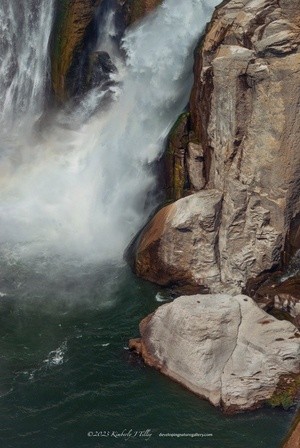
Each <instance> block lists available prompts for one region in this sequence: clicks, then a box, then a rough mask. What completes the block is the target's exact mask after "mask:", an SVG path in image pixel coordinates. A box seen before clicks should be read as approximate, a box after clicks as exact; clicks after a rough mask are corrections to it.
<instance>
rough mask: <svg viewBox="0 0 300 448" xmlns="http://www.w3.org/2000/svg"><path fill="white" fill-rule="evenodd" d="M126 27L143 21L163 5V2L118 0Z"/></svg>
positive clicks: (157, 0) (155, 0)
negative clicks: (147, 15)
mask: <svg viewBox="0 0 300 448" xmlns="http://www.w3.org/2000/svg"><path fill="white" fill-rule="evenodd" d="M118 2H119V4H120V7H121V11H122V15H123V16H124V17H125V22H126V26H128V25H132V24H133V23H134V22H136V21H138V20H140V19H142V18H143V17H144V16H145V15H146V14H148V13H150V12H151V11H153V10H154V9H155V8H156V7H157V6H159V5H160V4H161V3H162V0H118Z"/></svg>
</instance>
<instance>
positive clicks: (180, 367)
mask: <svg viewBox="0 0 300 448" xmlns="http://www.w3.org/2000/svg"><path fill="white" fill-rule="evenodd" d="M140 332H141V339H134V340H131V341H130V347H131V348H132V349H135V350H136V351H138V353H140V354H141V355H142V356H143V358H144V360H145V362H146V363H147V364H149V365H151V366H153V367H155V368H157V369H158V370H160V371H161V372H162V373H164V374H165V375H167V376H169V377H170V378H172V379H174V380H176V381H178V382H179V383H181V384H182V385H184V386H185V387H187V388H188V389H190V390H191V391H193V392H195V393H196V394H198V395H199V396H201V397H204V398H206V399H208V400H209V401H210V402H211V403H212V404H213V405H215V406H220V407H221V408H222V409H223V410H224V411H226V412H229V413H231V412H237V411H240V410H246V409H253V408H257V407H259V406H261V405H262V404H263V403H265V402H266V401H268V400H270V402H271V403H272V399H274V397H276V396H277V398H278V396H279V391H280V393H283V392H284V394H286V393H287V391H290V393H291V395H295V394H296V393H297V386H298V384H299V383H298V382H299V379H300V339H299V338H300V333H299V331H298V330H297V329H296V328H295V327H294V326H293V325H292V324H291V323H289V322H286V321H278V320H276V319H275V318H273V317H272V316H269V315H268V314H266V313H265V312H264V311H262V310H261V309H260V308H259V307H258V306H257V305H256V304H255V303H254V301H253V300H252V299H250V298H249V297H247V296H243V295H239V296H235V297H232V296H230V295H226V294H219V295H195V296H185V297H184V296H183V297H180V298H178V299H176V300H175V301H174V302H172V303H168V304H166V305H163V306H161V307H159V308H158V309H157V310H156V312H155V313H153V314H152V315H150V316H148V317H147V318H146V319H144V321H142V322H141V325H140ZM292 386H293V387H292ZM290 398H291V400H292V399H293V397H290ZM277 401H278V404H280V400H277ZM276 404H277V402H276Z"/></svg>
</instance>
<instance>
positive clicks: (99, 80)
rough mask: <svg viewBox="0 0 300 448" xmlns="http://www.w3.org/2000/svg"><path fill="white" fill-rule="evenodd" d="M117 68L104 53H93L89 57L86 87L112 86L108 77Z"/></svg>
mask: <svg viewBox="0 0 300 448" xmlns="http://www.w3.org/2000/svg"><path fill="white" fill-rule="evenodd" d="M116 72H117V68H116V66H115V65H114V64H113V63H112V60H111V58H110V56H109V54H108V53H107V52H106V51H95V52H94V53H92V54H91V55H90V66H89V70H88V74H87V87H88V89H92V88H94V87H99V86H103V87H107V86H108V84H112V81H111V79H110V76H111V74H112V73H116Z"/></svg>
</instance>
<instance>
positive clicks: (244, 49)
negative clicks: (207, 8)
mask: <svg viewBox="0 0 300 448" xmlns="http://www.w3.org/2000/svg"><path fill="white" fill-rule="evenodd" d="M299 11H300V0H284V1H280V2H278V1H277V0H255V1H253V0H231V1H229V2H226V3H225V4H224V3H222V6H221V7H219V8H217V10H216V12H215V14H214V16H213V20H212V22H211V24H210V25H209V27H208V29H207V32H206V35H205V38H204V40H203V41H202V42H201V44H200V45H199V47H198V48H197V50H196V53H195V69H194V73H195V82H194V87H193V91H192V95H191V99H190V105H189V109H190V110H189V113H190V115H189V120H188V125H189V129H188V130H187V132H188V134H189V141H188V142H187V144H186V146H185V148H183V149H182V148H181V154H182V152H183V153H184V155H183V156H182V160H181V162H180V164H181V166H182V167H185V169H186V170H187V174H186V176H185V177H186V178H188V179H190V180H191V182H190V188H191V192H197V191H204V190H205V191H210V190H212V191H215V190H217V191H219V192H220V194H221V195H222V206H221V209H219V208H218V209H217V210H216V213H217V214H218V217H216V218H215V221H217V222H218V228H217V229H215V230H214V232H215V235H217V238H216V240H217V243H216V244H217V247H216V252H217V253H218V257H217V260H216V259H215V258H214V257H211V259H210V261H209V259H207V260H203V246H202V245H201V241H200V240H198V241H197V243H195V244H197V248H195V249H194V257H193V263H192V264H191V265H190V267H189V270H190V271H192V270H194V266H197V269H199V272H203V267H204V266H203V264H202V263H203V262H205V270H206V271H207V272H209V271H210V270H209V268H208V263H209V262H211V269H213V270H217V271H218V275H219V277H220V279H221V283H220V284H219V291H223V290H224V288H228V289H227V290H228V291H229V290H230V291H235V292H240V291H241V290H242V288H243V287H244V286H245V285H246V282H247V280H248V279H250V278H254V277H256V276H258V275H259V274H261V273H263V272H267V271H272V270H275V269H277V268H278V267H280V266H281V265H282V262H283V253H284V250H285V248H286V247H287V245H288V238H289V235H290V229H291V228H293V229H294V234H297V229H295V222H297V223H298V222H299V212H300V194H299V192H300V114H299V113H298V109H299V103H300V90H299V85H300V50H299V42H300V12H299ZM197 173H198V174H197ZM183 178H184V176H183V175H182V174H181V179H183ZM203 189H204V190H203ZM182 190H183V189H182V188H181V191H182ZM182 194H184V191H183V193H182ZM186 204H188V201H187V202H186ZM174 207H176V206H174ZM169 223H170V224H171V221H169ZM195 228H196V227H195ZM148 230H149V228H148V229H146V230H145V232H146V233H147V231H148ZM160 230H161V232H163V234H161V235H160V236H159V238H158V239H159V240H160V241H164V240H165V235H166V234H167V233H168V231H169V230H168V228H167V225H166V226H161V228H160ZM192 232H193V231H192ZM206 232H207V236H206V238H209V237H210V236H211V235H210V232H211V229H209V230H207V231H206ZM204 233H205V230H204ZM144 238H145V239H147V235H144ZM206 238H205V237H204V235H203V239H204V240H205V239H206ZM190 239H191V240H192V239H193V233H191V235H190ZM142 241H143V238H142ZM195 241H196V238H195ZM293 244H294V246H295V245H296V246H297V244H298V245H299V244H300V239H299V238H298V239H297V238H294V241H293ZM294 246H293V251H295V250H297V247H296V246H295V247H294ZM178 250H184V251H187V252H188V251H189V247H186V248H184V247H183V246H182V247H181V248H179V247H178V246H177V245H176V244H173V243H172V242H171V241H170V244H169V245H166V244H165V245H164V246H162V245H161V244H157V246H156V251H155V250H154V251H153V253H152V256H153V257H154V258H155V259H156V260H157V261H158V263H160V262H161V260H163V261H164V264H166V265H168V264H170V265H171V264H172V263H169V262H168V260H171V259H174V257H177V261H178V264H177V268H178V270H179V271H180V270H181V269H182V268H183V265H182V263H184V266H185V265H186V264H185V256H183V257H182V262H181V260H180V258H179V257H178V255H177V251H178ZM205 250H206V249H205ZM138 257H139V249H138V252H137V260H138ZM138 273H141V270H139V271H138ZM146 274H147V275H144V276H145V277H146V278H148V279H151V278H153V276H152V275H151V272H150V271H147V273H146ZM199 275H200V274H199ZM172 276H174V282H176V277H177V274H176V272H175V270H174V269H173V270H172V273H171V272H170V277H172ZM191 276H192V275H186V278H187V279H188V278H189V277H191ZM203 281H204V282H205V278H204V279H203ZM208 283H210V282H209V279H208V281H207V284H208Z"/></svg>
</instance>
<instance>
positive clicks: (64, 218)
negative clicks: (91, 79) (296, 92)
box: [0, 0, 219, 260]
mask: <svg viewBox="0 0 300 448" xmlns="http://www.w3.org/2000/svg"><path fill="white" fill-rule="evenodd" d="M217 3H219V1H218V0H186V1H184V2H178V1H176V0H166V1H165V2H164V4H163V5H162V6H161V7H160V8H158V10H157V12H156V13H154V14H152V15H151V16H149V17H148V18H147V20H145V21H144V22H142V23H141V24H140V25H139V26H137V27H136V28H134V29H132V30H130V31H129V32H128V33H127V34H126V35H125V37H124V39H123V42H122V46H123V49H124V50H125V52H126V55H127V56H126V61H125V63H124V62H123V61H122V60H121V56H120V55H118V53H117V52H115V54H113V55H112V57H113V60H114V62H115V65H116V66H117V67H118V68H119V72H118V74H114V75H113V76H114V77H115V79H114V80H115V81H116V85H115V87H109V89H110V90H111V91H112V92H111V94H112V97H113V101H112V103H111V105H110V106H109V108H108V109H106V110H105V112H103V111H102V112H101V107H100V110H99V101H100V102H101V98H102V96H103V95H104V93H105V92H99V89H94V90H93V91H92V92H89V93H88V95H87V97H86V98H83V100H82V104H81V105H79V106H78V107H77V108H76V109H75V110H73V111H72V112H71V114H70V115H69V116H65V117H63V118H62V117H61V115H62V114H60V120H56V121H55V120H54V121H53V120H52V122H50V121H49V123H48V126H47V117H46V118H45V117H44V119H43V122H44V123H45V122H46V129H45V125H44V130H43V132H41V131H38V130H37V129H38V127H37V126H36V121H37V119H38V118H39V116H40V114H41V112H42V105H43V98H44V97H45V89H46V88H47V84H46V81H47V77H48V72H49V51H48V46H49V36H50V32H51V24H52V20H51V17H52V15H53V11H52V10H53V5H54V2H53V1H48V0H39V1H34V0H26V1H25V2H23V3H22V8H21V9H20V8H19V7H18V5H19V2H18V1H17V0H14V1H13V2H11V1H10V2H8V0H7V2H4V3H1V6H0V14H1V17H2V16H3V17H6V19H5V21H3V22H2V30H1V34H2V35H4V36H5V42H4V44H3V49H2V53H3V54H1V55H0V57H1V58H2V69H1V74H0V76H1V78H0V86H1V92H0V98H1V101H2V103H3V104H5V107H4V108H2V109H3V112H2V126H1V130H0V132H1V143H0V145H1V185H0V187H1V188H0V221H1V233H0V242H1V244H3V243H6V245H7V243H10V249H9V250H11V247H12V245H13V246H14V251H15V252H18V254H19V255H20V254H22V256H32V255H36V254H39V255H40V254H49V253H51V254H52V255H53V254H65V255H66V254H69V255H73V256H74V254H76V255H77V256H80V257H81V256H84V257H85V258H86V257H93V258H96V259H100V260H108V259H114V260H115V259H121V257H122V253H123V251H124V248H125V247H126V245H127V244H128V243H129V242H130V240H131V238H132V237H133V236H134V234H135V233H136V232H137V231H138V230H139V228H140V227H141V226H142V225H143V223H144V221H145V219H146V217H147V216H148V214H149V212H150V210H151V209H152V208H153V206H154V204H153V200H152V199H153V195H151V193H152V192H153V189H154V187H155V177H154V175H153V172H152V169H151V164H152V162H153V161H155V160H156V159H157V158H158V157H159V155H161V153H162V151H163V147H164V142H165V139H166V136H167V134H168V131H169V130H170V128H171V126H172V124H173V123H174V121H175V120H176V117H177V116H178V115H179V113H180V112H181V111H182V110H183V108H184V107H185V105H186V104H187V101H188V96H189V93H190V89H191V85H192V81H193V78H192V64H193V49H194V47H195V44H196V42H197V41H198V39H199V36H200V35H201V32H202V30H203V28H204V26H205V24H206V22H207V21H208V19H209V18H210V16H211V13H212V9H213V7H214V6H215V5H216V4H217ZM99 26H101V24H100V25H99ZM112 27H113V20H112V17H111V12H110V13H109V14H108V17H107V24H106V26H104V30H105V29H106V30H107V38H106V39H103V36H102V41H103V42H102V44H103V47H104V49H107V47H108V46H109V45H108V43H109V40H110V36H113V34H114V30H113V29H111V28H112ZM8 31H9V32H8ZM35 42H38V45H36V44H35ZM99 45H100V48H101V42H100V43H99ZM95 105H97V110H98V112H97V113H96V114H95V113H94V114H89V111H90V110H92V109H96V108H95ZM100 106H101V104H100ZM25 112H26V113H25ZM89 115H91V116H90V118H89V119H88V120H87V117H88V116H89ZM13 119H14V122H13V124H14V125H13V126H9V127H8V126H7V124H11V122H12V120H13ZM62 122H63V125H62ZM7 129H9V132H7ZM151 198H152V199H151Z"/></svg>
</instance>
